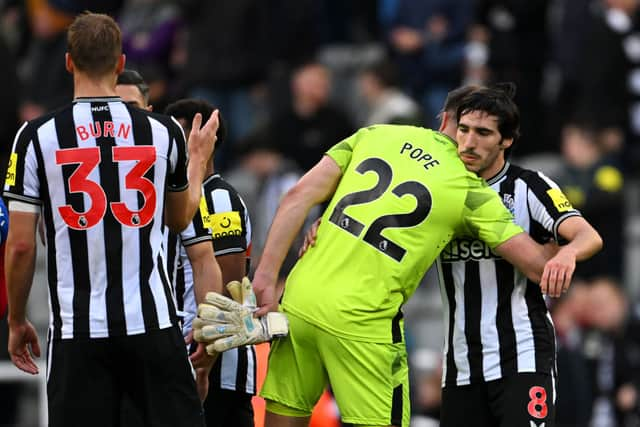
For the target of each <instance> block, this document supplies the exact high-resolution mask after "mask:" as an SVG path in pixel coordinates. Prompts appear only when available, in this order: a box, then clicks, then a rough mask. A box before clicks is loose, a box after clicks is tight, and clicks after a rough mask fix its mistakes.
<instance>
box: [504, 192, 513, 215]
mask: <svg viewBox="0 0 640 427" xmlns="http://www.w3.org/2000/svg"><path fill="white" fill-rule="evenodd" d="M502 203H503V204H504V205H505V207H506V208H507V209H508V210H509V212H511V215H515V212H516V201H515V200H514V198H513V194H504V195H503V196H502Z"/></svg>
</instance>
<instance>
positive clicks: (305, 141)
mask: <svg viewBox="0 0 640 427" xmlns="http://www.w3.org/2000/svg"><path fill="white" fill-rule="evenodd" d="M330 91H331V75H330V73H329V70H328V69H327V67H325V66H324V65H322V64H320V63H318V62H311V63H306V64H303V65H301V66H300V67H298V68H297V69H296V70H295V71H294V72H293V76H292V78H291V92H292V99H291V105H290V106H289V108H288V109H287V111H286V112H284V113H282V114H280V115H279V116H276V117H273V118H272V120H271V121H270V123H269V124H268V125H267V126H268V132H269V134H268V137H269V138H271V139H272V140H273V141H277V143H278V144H279V147H280V150H281V152H282V153H283V154H284V155H285V157H287V158H290V159H292V160H294V161H295V162H296V164H297V165H298V167H299V168H300V169H301V170H302V171H307V170H309V169H311V167H312V166H313V165H315V164H316V163H317V162H318V160H320V158H321V157H322V154H323V153H324V152H325V151H326V150H327V149H329V148H330V147H331V145H332V144H333V143H334V142H335V141H339V140H340V139H342V138H344V137H346V136H347V135H349V133H351V132H352V131H353V126H352V124H351V122H350V120H349V118H348V117H347V116H346V115H345V113H344V112H342V111H341V110H339V109H338V108H336V107H334V106H333V105H331V104H330V102H329V93H330Z"/></svg>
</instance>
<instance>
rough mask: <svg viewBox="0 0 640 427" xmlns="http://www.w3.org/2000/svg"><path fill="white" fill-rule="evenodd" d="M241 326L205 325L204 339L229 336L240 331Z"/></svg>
mask: <svg viewBox="0 0 640 427" xmlns="http://www.w3.org/2000/svg"><path fill="white" fill-rule="evenodd" d="M240 330H241V327H240V326H237V325H218V326H213V325H210V326H205V327H204V328H202V338H203V341H214V340H217V339H219V338H223V337H228V336H229V335H233V334H237V333H238V332H240Z"/></svg>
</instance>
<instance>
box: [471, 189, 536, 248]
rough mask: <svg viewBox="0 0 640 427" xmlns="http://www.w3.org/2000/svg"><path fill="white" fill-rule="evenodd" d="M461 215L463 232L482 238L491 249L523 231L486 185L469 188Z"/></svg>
mask: <svg viewBox="0 0 640 427" xmlns="http://www.w3.org/2000/svg"><path fill="white" fill-rule="evenodd" d="M462 217H463V223H464V230H465V232H464V234H467V235H470V236H473V237H475V238H477V239H480V240H483V241H484V242H485V243H487V245H489V247H491V249H493V248H495V247H496V246H498V245H500V244H502V243H504V242H506V241H507V240H509V239H510V238H512V237H513V236H515V235H516V234H520V233H522V232H523V231H524V230H523V229H522V228H521V227H520V226H518V225H517V224H515V223H514V222H513V215H511V213H510V212H509V211H508V210H507V208H506V207H505V206H504V204H503V203H502V201H501V200H500V196H498V193H496V192H495V191H493V190H492V189H491V188H490V187H488V186H486V185H484V186H482V185H475V186H473V188H471V189H469V191H468V192H467V197H466V199H465V207H464V212H463V216H462Z"/></svg>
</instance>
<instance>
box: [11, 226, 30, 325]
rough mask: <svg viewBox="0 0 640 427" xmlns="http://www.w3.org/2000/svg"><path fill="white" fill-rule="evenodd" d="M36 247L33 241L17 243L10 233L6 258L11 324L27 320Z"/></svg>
mask: <svg viewBox="0 0 640 427" xmlns="http://www.w3.org/2000/svg"><path fill="white" fill-rule="evenodd" d="M35 258H36V245H35V239H34V240H33V241H16V239H15V238H12V235H11V233H9V240H8V241H7V252H6V256H5V274H6V278H7V296H8V303H9V315H8V321H9V324H13V323H21V322H24V321H25V320H26V311H27V299H28V298H29V292H30V291H31V284H32V282H33V273H34V269H35Z"/></svg>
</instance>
